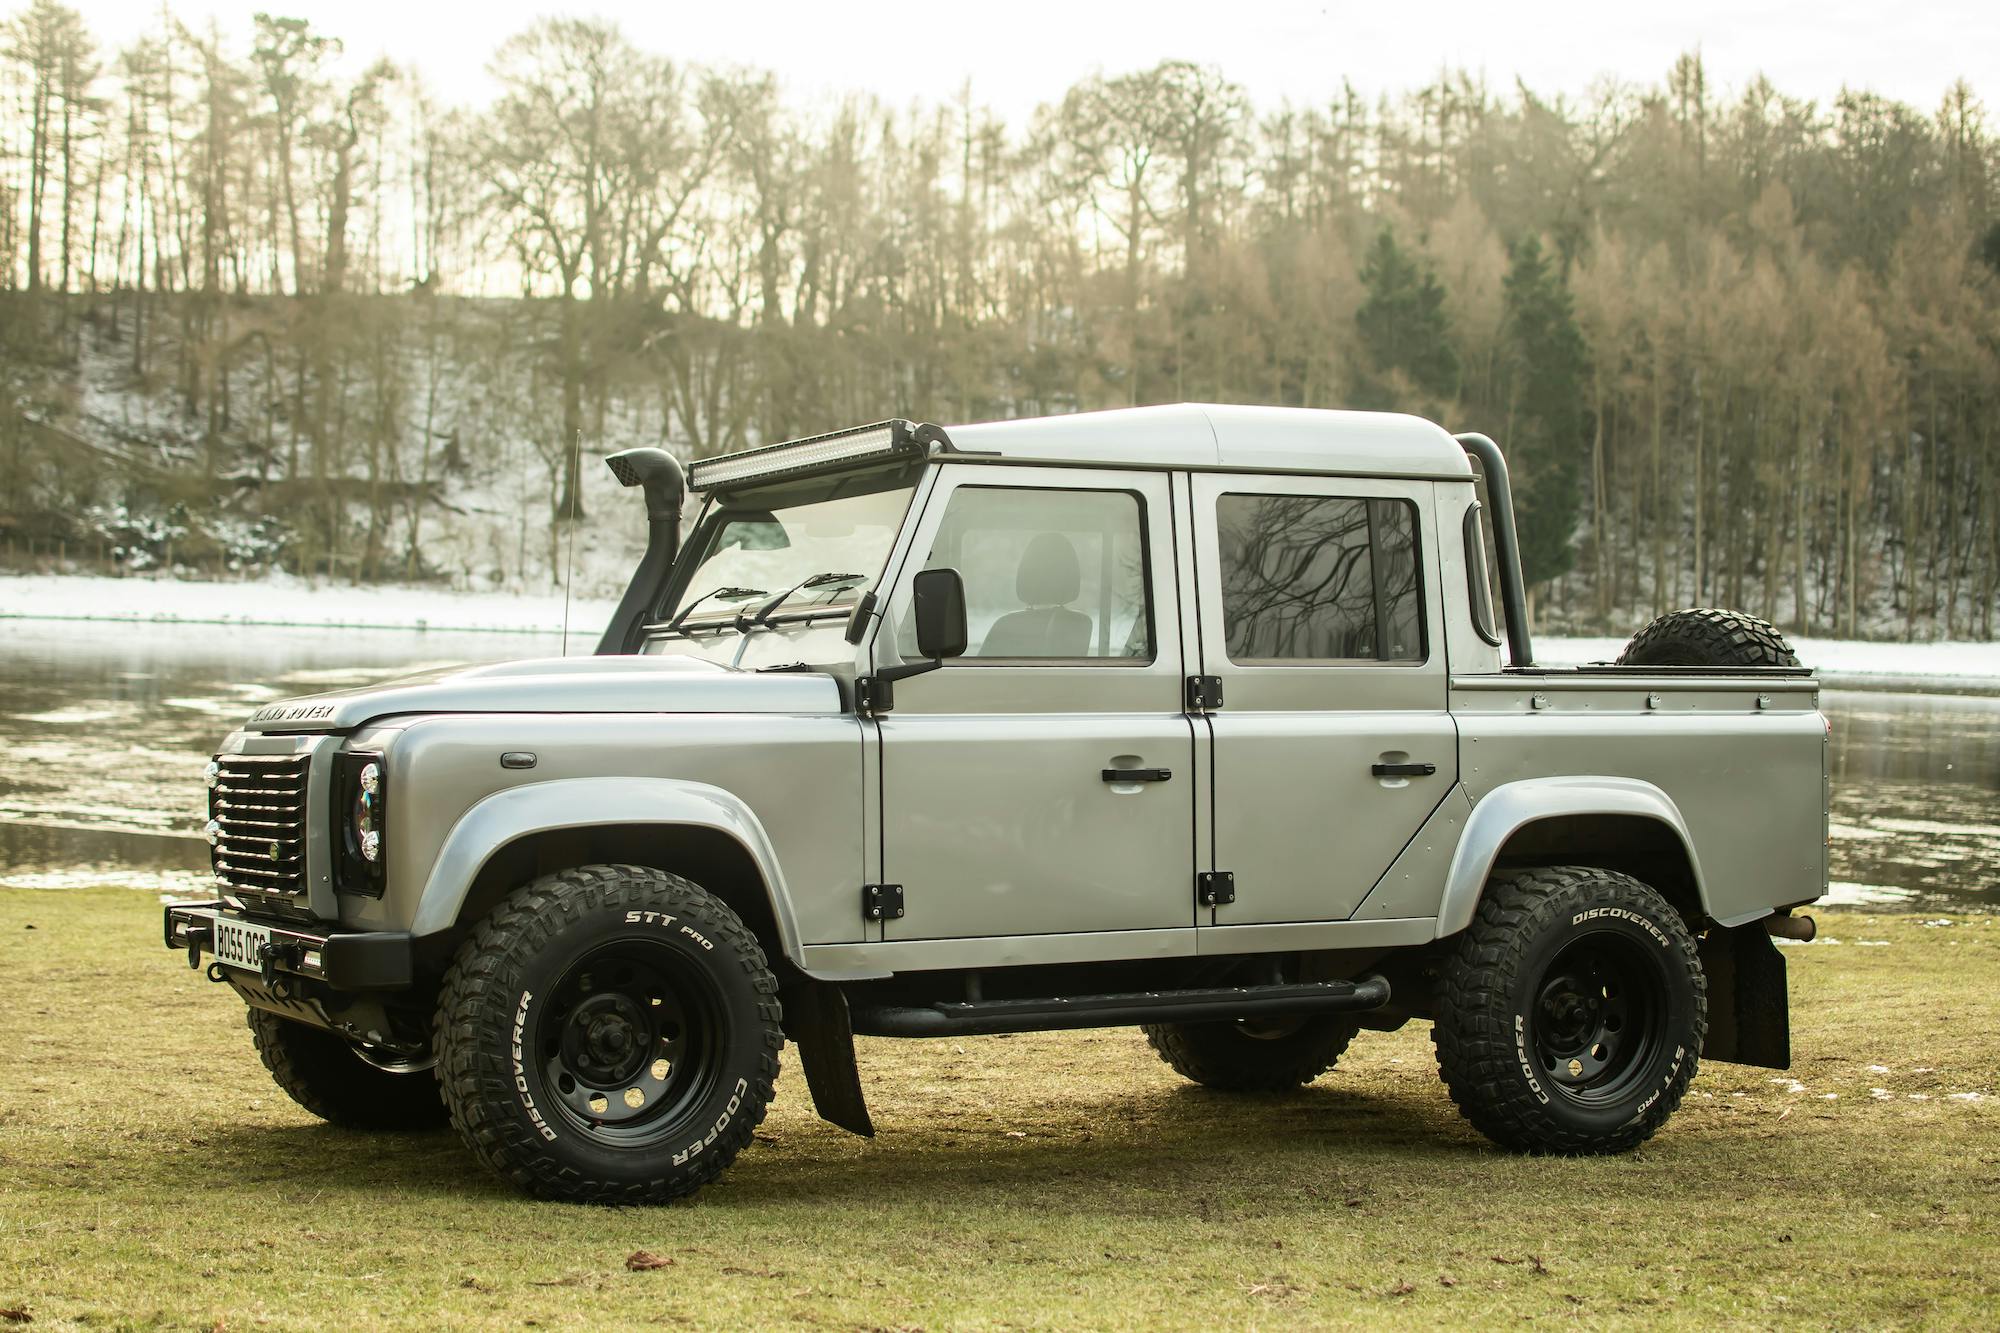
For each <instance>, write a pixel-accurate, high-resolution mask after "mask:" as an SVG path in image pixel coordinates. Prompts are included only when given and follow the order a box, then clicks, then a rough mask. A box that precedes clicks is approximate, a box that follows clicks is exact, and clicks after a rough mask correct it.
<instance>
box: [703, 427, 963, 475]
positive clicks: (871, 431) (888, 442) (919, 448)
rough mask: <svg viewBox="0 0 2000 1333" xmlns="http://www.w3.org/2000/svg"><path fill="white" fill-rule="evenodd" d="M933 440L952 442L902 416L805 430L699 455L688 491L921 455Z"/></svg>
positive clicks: (935, 441) (941, 433)
mask: <svg viewBox="0 0 2000 1333" xmlns="http://www.w3.org/2000/svg"><path fill="white" fill-rule="evenodd" d="M932 443H937V444H940V445H943V446H944V447H946V448H949V447H950V445H951V442H950V441H949V440H948V439H946V438H945V433H944V432H943V431H942V430H940V429H938V428H937V427H936V426H919V425H915V424H913V423H911V422H908V421H903V420H894V421H878V422H875V423H874V424H873V425H869V426H856V427H854V428H853V429H852V430H837V431H833V432H831V433H829V434H826V435H809V436H807V437H806V438H805V439H803V440H786V441H785V442H784V443H782V444H767V445H764V446H762V447H760V448H756V449H744V450H740V451H739V452H737V453H733V454H720V455H718V456H716V457H714V458H702V459H697V460H696V461H695V462H694V463H692V464H690V465H689V467H688V479H687V484H688V489H689V490H691V491H712V490H716V489H717V488H719V487H724V486H741V485H745V484H748V483H752V482H758V483H761V482H766V481H776V480H779V479H781V478H786V477H804V476H810V475H812V474H813V473H817V472H831V471H834V470H836V469H838V468H846V467H854V466H857V465H859V464H863V463H873V462H880V461H883V460H886V459H891V458H895V457H897V456H898V455H902V456H904V457H909V458H921V457H922V456H923V455H924V454H925V453H926V452H927V451H928V450H929V448H930V446H931V444H932Z"/></svg>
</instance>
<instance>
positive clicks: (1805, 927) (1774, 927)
mask: <svg viewBox="0 0 2000 1333" xmlns="http://www.w3.org/2000/svg"><path fill="white" fill-rule="evenodd" d="M1764 928H1765V929H1766V930H1768V931H1770V932H1771V934H1772V935H1773V936H1775V937H1776V938H1778V939H1781V940H1797V941H1798V942H1799V943H1800V944H1810V943H1812V941H1813V940H1814V938H1815V937H1817V936H1818V935H1819V925H1818V924H1817V923H1816V922H1815V921H1814V920H1813V919H1812V918H1811V917H1809V916H1792V915H1790V914H1787V915H1785V916H1769V917H1765V918H1764Z"/></svg>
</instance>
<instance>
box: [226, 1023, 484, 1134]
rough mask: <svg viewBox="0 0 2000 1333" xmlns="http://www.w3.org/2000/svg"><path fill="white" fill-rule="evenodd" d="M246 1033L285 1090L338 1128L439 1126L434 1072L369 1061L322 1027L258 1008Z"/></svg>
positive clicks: (441, 1116)
mask: <svg viewBox="0 0 2000 1333" xmlns="http://www.w3.org/2000/svg"><path fill="white" fill-rule="evenodd" d="M249 1022H250V1038H251V1040H252V1041H254V1042H255V1043H256V1044H257V1054H258V1056H259V1057H260V1058H261V1059H262V1060H263V1061H264V1068H266V1069H268V1070H270V1071H271V1077H272V1078H273V1079H275V1080H276V1081H277V1084H278V1086H279V1087H281V1088H283V1089H284V1090H285V1095H286V1096H288V1097H290V1098H291V1099H292V1100H293V1101H295V1102H297V1103H298V1104H299V1105H300V1106H303V1107H305V1108H306V1110H308V1111H311V1112H312V1113H313V1114H314V1115H316V1116H318V1117H319V1118H320V1119H322V1120H325V1121H327V1122H329V1123H331V1124H335V1125H339V1126H341V1127H342V1128H343V1129H439V1128H442V1127H443V1126H444V1123H445V1109H444V1102H443V1100H442V1099H441V1098H440V1097H439V1096H438V1081H437V1076H436V1075H435V1074H434V1073H433V1072H432V1071H431V1070H429V1069H413V1070H411V1071H409V1072H407V1073H399V1072H394V1071H391V1070H387V1069H383V1068H380V1067H379V1066H377V1065H372V1064H370V1063H368V1062H367V1061H366V1060H364V1059H362V1058H361V1057H360V1056H359V1055H357V1054H355V1051H354V1047H353V1046H351V1045H349V1044H348V1042H347V1041H346V1040H345V1039H344V1038H342V1037H340V1036H339V1035H337V1034H336V1033H332V1032H328V1031H326V1030H325V1029H324V1028H315V1027H308V1026H306V1025H305V1024H304V1023H294V1022H293V1021H292V1020H290V1019H288V1018H281V1017H279V1016H278V1015H277V1014H274V1013H271V1012H269V1011H268V1010H264V1009H252V1010H250V1014H249Z"/></svg>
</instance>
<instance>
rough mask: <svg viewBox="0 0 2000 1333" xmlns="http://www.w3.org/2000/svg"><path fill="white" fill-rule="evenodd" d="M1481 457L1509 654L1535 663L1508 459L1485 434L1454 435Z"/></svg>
mask: <svg viewBox="0 0 2000 1333" xmlns="http://www.w3.org/2000/svg"><path fill="white" fill-rule="evenodd" d="M1452 438H1453V439H1454V440H1457V441H1458V442H1459V444H1460V445H1461V446H1462V447H1463V448H1464V450H1465V452H1466V453H1468V454H1470V455H1471V456H1472V457H1473V458H1474V459H1476V460H1478V463H1479V470H1480V472H1481V473H1482V474H1483V475H1484V476H1485V478H1486V498H1487V499H1488V500H1489V501H1491V502H1492V505H1493V551H1494V554H1495V555H1496V556H1498V557H1499V561H1500V609H1501V614H1503V615H1505V616H1506V617H1507V656H1508V657H1509V658H1510V659H1512V665H1514V666H1517V667H1525V666H1533V665H1534V664H1535V646H1534V644H1533V642H1532V641H1531V640H1530V638H1529V635H1528V594H1527V587H1526V585H1525V584H1524V583H1522V581H1521V542H1520V539H1519V537H1517V536H1516V534H1515V532H1514V490H1513V487H1512V486H1510V485H1509V484H1508V482H1507V460H1506V459H1504V458H1502V457H1501V456H1500V446H1499V445H1497V444H1495V443H1493V441H1492V440H1491V439H1489V438H1488V437H1486V436H1484V435H1479V434H1475V433H1473V432H1470V431H1468V432H1466V433H1465V434H1463V435H1454V436H1452Z"/></svg>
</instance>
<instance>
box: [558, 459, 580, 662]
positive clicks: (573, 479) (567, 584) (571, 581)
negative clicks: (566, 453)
mask: <svg viewBox="0 0 2000 1333" xmlns="http://www.w3.org/2000/svg"><path fill="white" fill-rule="evenodd" d="M582 484H583V432H582V431H578V432H577V433H576V451H575V453H574V454H572V455H571V458H570V472H569V556H568V561H567V563H568V565H569V567H568V568H567V569H565V570H564V571H563V637H562V655H563V656H564V657H568V656H569V594H570V589H571V588H572V587H574V586H575V585H576V505H577V495H576V492H577V488H578V487H579V486H581V485H582Z"/></svg>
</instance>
